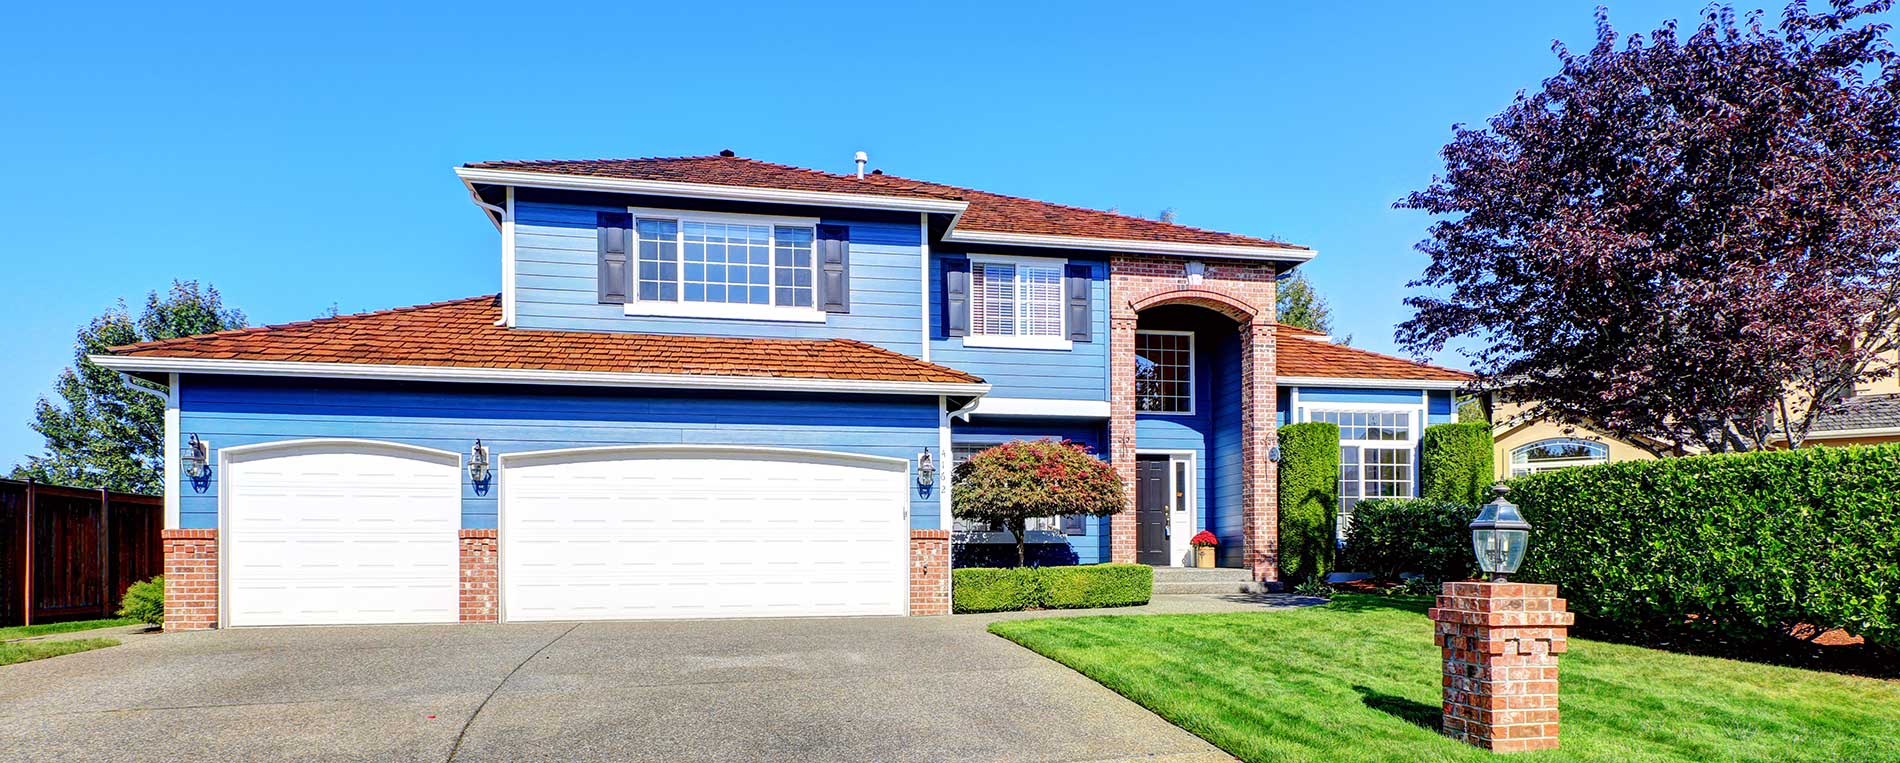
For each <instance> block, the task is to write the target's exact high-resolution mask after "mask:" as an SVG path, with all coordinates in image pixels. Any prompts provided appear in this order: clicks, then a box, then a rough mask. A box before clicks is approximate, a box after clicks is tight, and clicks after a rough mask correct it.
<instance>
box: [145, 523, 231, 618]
mask: <svg viewBox="0 0 1900 763" xmlns="http://www.w3.org/2000/svg"><path fill="white" fill-rule="evenodd" d="M159 538H160V539H161V541H162V542H163V543H164V546H165V632H166V633H175V632H177V631H198V630H205V629H207V628H216V627H218V531H217V530H165V531H163V532H161V533H160V534H159Z"/></svg>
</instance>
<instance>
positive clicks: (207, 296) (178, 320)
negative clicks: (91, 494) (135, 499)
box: [12, 281, 244, 493]
mask: <svg viewBox="0 0 1900 763" xmlns="http://www.w3.org/2000/svg"><path fill="white" fill-rule="evenodd" d="M243 326H244V313H242V312H239V311H238V310H235V309H227V308H225V306H224V302H223V299H222V297H220V296H219V294H218V290H217V289H216V288H213V287H210V286H203V287H201V286H199V285H198V282H196V281H173V282H172V285H171V289H170V290H169V291H168V292H167V293H166V294H165V295H164V296H163V297H160V296H159V293H158V292H151V293H150V294H148V295H146V298H145V309H144V310H143V311H141V312H140V313H139V315H138V317H137V318H134V317H133V316H132V313H131V311H130V310H129V309H128V308H127V307H126V305H125V302H124V301H120V302H119V304H118V306H117V307H115V308H113V309H111V310H107V311H106V312H105V313H103V314H101V315H99V317H97V318H94V319H92V321H91V322H90V323H88V324H86V325H85V326H84V327H81V328H80V329H79V335H78V338H77V339H76V340H75V341H74V347H73V350H74V352H73V365H72V367H71V368H68V369H65V370H63V371H61V372H60V374H59V379H58V380H57V381H56V382H54V391H55V392H56V393H57V395H58V397H59V399H58V400H57V401H55V400H52V399H48V398H45V397H42V398H40V400H39V403H38V404H36V405H35V406H34V412H33V416H34V421H33V431H35V432H39V433H40V435H41V436H43V437H45V438H46V453H45V454H44V455H40V456H28V457H27V461H26V463H25V464H20V465H16V466H14V467H13V474H12V476H13V478H14V479H28V478H31V479H36V480H40V481H42V482H49V483H53V484H59V485H71V486H74V487H89V488H101V487H102V488H107V489H110V490H118V491H123V492H129V493H157V492H160V491H162V490H163V489H164V479H163V477H164V470H165V456H164V452H163V448H162V446H161V443H162V442H163V440H164V435H165V405H164V403H163V402H162V401H161V400H159V399H158V398H156V397H153V396H151V395H148V394H145V393H143V392H140V391H137V390H134V389H132V388H131V387H130V385H129V384H128V382H127V381H126V380H125V378H124V377H122V376H120V375H118V374H117V373H114V372H113V371H111V370H108V369H105V368H102V367H100V366H98V365H96V364H94V363H93V362H92V361H90V360H88V359H87V358H86V356H88V355H94V354H98V353H101V352H104V351H105V350H106V348H109V347H116V346H119V345H124V344H132V343H134V342H145V341H151V340H156V339H172V338H176V337H181V336H191V335H193V334H207V333H210V332H213V331H223V330H226V329H234V328H242V327H243ZM132 383H136V384H140V385H141V386H144V387H146V388H147V389H151V390H154V391H161V392H162V391H163V390H161V389H159V388H158V387H156V386H152V385H148V384H146V383H144V382H132Z"/></svg>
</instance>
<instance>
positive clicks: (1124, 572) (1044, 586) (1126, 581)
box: [950, 564, 1154, 612]
mask: <svg viewBox="0 0 1900 763" xmlns="http://www.w3.org/2000/svg"><path fill="white" fill-rule="evenodd" d="M950 574H951V586H950V607H951V609H952V610H953V611H956V612H1015V611H1019V610H1025V609H1090V608H1094V607H1131V606H1135V605H1139V604H1146V603H1148V598H1149V597H1150V596H1151V595H1152V594H1153V592H1154V568H1152V567H1149V566H1147V565H1145V564H1089V565H1079V566H1074V567H1008V568H989V567H972V568H965V569H960V570H953V571H951V573H950Z"/></svg>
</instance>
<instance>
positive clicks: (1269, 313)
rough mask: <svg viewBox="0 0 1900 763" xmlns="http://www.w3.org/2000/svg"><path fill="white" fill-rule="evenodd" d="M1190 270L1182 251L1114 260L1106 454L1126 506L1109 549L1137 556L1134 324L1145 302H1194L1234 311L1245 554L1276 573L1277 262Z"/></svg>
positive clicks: (1264, 573) (1266, 575) (1263, 573)
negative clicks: (1271, 455)
mask: <svg viewBox="0 0 1900 763" xmlns="http://www.w3.org/2000/svg"><path fill="white" fill-rule="evenodd" d="M1188 270H1189V268H1188V261H1187V260H1186V259H1184V258H1178V257H1124V258H1116V259H1114V260H1112V261H1110V263H1109V279H1110V284H1109V289H1110V293H1111V294H1114V295H1117V298H1116V299H1114V300H1113V301H1112V304H1113V309H1112V311H1111V313H1110V316H1109V333H1110V341H1111V351H1110V358H1111V362H1112V364H1113V365H1112V367H1111V369H1110V371H1109V384H1110V387H1109V416H1110V418H1109V456H1110V460H1111V462H1113V464H1114V465H1115V469H1116V471H1118V472H1120V473H1121V475H1122V492H1123V496H1124V499H1125V500H1126V502H1127V505H1128V507H1129V508H1128V509H1127V510H1125V511H1123V512H1121V513H1120V514H1117V515H1115V516H1114V517H1113V518H1112V519H1111V520H1110V522H1109V536H1110V537H1109V552H1110V553H1109V556H1110V559H1111V560H1112V561H1115V562H1124V563H1132V562H1134V561H1135V556H1136V555H1135V546H1136V521H1135V511H1134V506H1135V500H1136V497H1135V450H1136V437H1135V329H1136V326H1137V325H1138V323H1139V321H1140V317H1141V314H1142V313H1143V312H1145V311H1148V310H1151V309H1154V308H1158V307H1163V306H1170V305H1192V306H1195V307H1200V308H1203V309H1207V310H1211V311H1213V312H1216V313H1219V314H1221V315H1223V316H1226V317H1227V318H1229V319H1231V320H1233V321H1234V323H1235V324H1236V330H1237V331H1238V332H1239V334H1240V354H1241V358H1240V360H1241V380H1240V395H1241V406H1240V411H1239V413H1238V414H1237V415H1239V416H1240V419H1241V420H1240V427H1241V446H1240V462H1241V468H1242V475H1241V497H1240V503H1241V505H1240V507H1239V509H1240V515H1241V538H1240V540H1241V543H1242V552H1241V563H1242V565H1243V566H1245V567H1246V568H1247V569H1248V570H1250V571H1251V572H1252V573H1253V577H1254V579H1255V580H1258V581H1269V582H1270V581H1275V580H1277V579H1278V577H1279V505H1278V489H1277V480H1278V471H1277V469H1276V468H1275V465H1274V464H1272V463H1269V462H1268V461H1267V451H1268V449H1269V448H1271V447H1272V445H1273V442H1274V439H1275V436H1276V435H1275V422H1274V415H1275V414H1274V411H1275V402H1276V401H1275V400H1274V395H1275V379H1274V372H1273V362H1274V361H1273V359H1274V351H1275V348H1274V336H1275V334H1274V322H1275V316H1274V311H1273V305H1274V285H1275V284H1274V269H1273V268H1272V267H1270V266H1264V265H1261V264H1258V263H1235V264H1232V265H1222V264H1216V265H1210V266H1207V267H1205V268H1203V269H1202V270H1203V272H1202V273H1201V274H1199V275H1198V276H1197V277H1195V276H1190V275H1189V274H1188ZM1121 295H1129V296H1128V297H1127V298H1122V297H1121ZM1229 510H1231V509H1229Z"/></svg>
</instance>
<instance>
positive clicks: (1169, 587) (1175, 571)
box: [1154, 567, 1273, 596]
mask: <svg viewBox="0 0 1900 763" xmlns="http://www.w3.org/2000/svg"><path fill="white" fill-rule="evenodd" d="M1154 569H1155V584H1154V592H1155V595H1157V596H1166V595H1173V594H1221V593H1264V592H1267V591H1269V590H1271V589H1272V585H1273V584H1271V583H1256V582H1254V580H1253V575H1252V574H1251V573H1249V572H1248V571H1247V570H1243V569H1234V568H1226V567H1215V568H1212V569H1201V568H1198V567H1156V568H1154Z"/></svg>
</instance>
